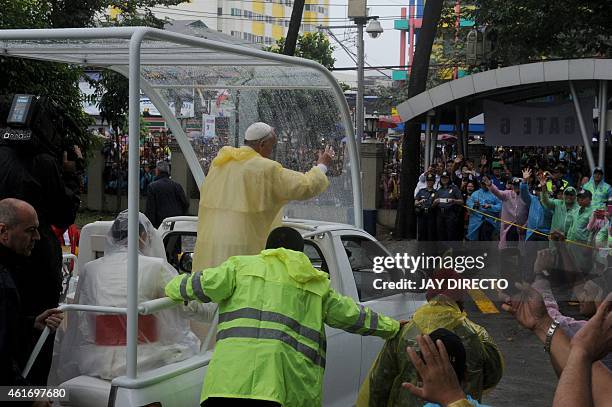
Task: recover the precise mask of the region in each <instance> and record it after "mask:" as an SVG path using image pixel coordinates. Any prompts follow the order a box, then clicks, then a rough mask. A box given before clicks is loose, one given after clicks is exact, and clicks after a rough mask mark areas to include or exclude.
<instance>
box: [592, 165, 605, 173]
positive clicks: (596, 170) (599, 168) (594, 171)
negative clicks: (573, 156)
mask: <svg viewBox="0 0 612 407" xmlns="http://www.w3.org/2000/svg"><path fill="white" fill-rule="evenodd" d="M596 172H598V173H600V174H603V173H604V172H603V169H602V168H601V167H595V169H593V174H595V173H596Z"/></svg>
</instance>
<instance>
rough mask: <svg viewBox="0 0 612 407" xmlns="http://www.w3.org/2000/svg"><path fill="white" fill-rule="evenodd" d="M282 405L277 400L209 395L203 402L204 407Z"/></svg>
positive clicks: (264, 406)
mask: <svg viewBox="0 0 612 407" xmlns="http://www.w3.org/2000/svg"><path fill="white" fill-rule="evenodd" d="M228 406H232V407H233V406H237V407H282V406H281V405H280V404H279V403H277V402H275V401H268V400H255V399H237V398H225V397H209V398H208V399H206V400H205V401H204V402H202V407H228Z"/></svg>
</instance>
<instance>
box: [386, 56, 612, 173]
mask: <svg viewBox="0 0 612 407" xmlns="http://www.w3.org/2000/svg"><path fill="white" fill-rule="evenodd" d="M610 80H612V59H605V58H584V59H565V60H555V61H542V62H534V63H529V64H522V65H513V66H508V67H504V68H498V69H492V70H489V71H483V72H478V73H475V74H472V75H466V76H464V77H461V78H459V79H455V80H452V81H450V82H446V83H443V84H441V85H438V86H436V87H434V88H431V89H428V90H426V91H425V92H422V93H419V94H418V95H416V96H413V97H411V98H410V99H408V100H406V101H404V102H402V103H400V104H399V105H398V106H397V111H398V113H399V115H400V117H401V118H402V121H408V120H413V119H414V120H418V121H427V120H428V118H429V115H428V112H434V113H435V114H436V115H439V116H445V119H446V121H447V122H454V120H453V119H452V117H453V116H454V115H455V107H456V106H458V105H465V106H466V108H467V109H468V113H469V117H473V116H476V115H478V114H480V113H482V112H483V101H484V100H485V99H493V100H497V101H500V102H503V103H514V102H518V101H524V100H528V99H533V98H537V97H541V96H547V95H552V94H557V93H568V91H569V93H570V94H571V95H572V100H573V101H574V110H575V112H576V116H577V119H578V122H579V127H580V133H581V136H582V140H583V145H584V146H585V152H586V155H587V161H588V163H589V167H590V168H591V171H592V170H593V169H594V168H595V166H596V165H598V166H600V167H603V166H604V164H605V133H606V114H601V115H600V119H601V120H599V153H598V160H597V163H596V161H595V158H594V157H593V153H592V151H591V148H590V146H591V135H590V134H588V133H587V130H586V126H585V123H584V120H583V116H582V113H581V111H580V104H579V103H578V102H577V101H578V93H577V92H576V86H575V83H576V82H578V83H580V82H587V83H593V84H594V86H595V87H597V83H599V96H598V98H597V99H598V106H597V107H598V108H599V111H600V112H606V111H607V106H608V104H607V100H608V81H610ZM426 128H428V127H426ZM426 140H427V137H426Z"/></svg>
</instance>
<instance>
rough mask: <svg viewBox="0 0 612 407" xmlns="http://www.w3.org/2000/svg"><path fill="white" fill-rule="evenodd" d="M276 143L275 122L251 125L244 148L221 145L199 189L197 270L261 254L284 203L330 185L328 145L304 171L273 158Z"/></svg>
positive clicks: (279, 224) (194, 264)
mask: <svg viewBox="0 0 612 407" xmlns="http://www.w3.org/2000/svg"><path fill="white" fill-rule="evenodd" d="M276 141H277V140H276V133H275V132H274V129H273V128H272V127H271V126H269V125H268V124H266V123H262V122H257V123H253V124H252V125H250V126H249V127H248V128H247V130H246V132H245V134H244V144H245V145H244V146H243V147H240V148H234V147H229V146H226V147H223V148H222V149H221V151H219V154H218V155H217V157H215V159H214V160H213V161H212V165H211V167H210V171H209V172H208V175H207V176H206V179H205V180H204V183H203V184H202V188H201V191H200V208H199V212H198V237H197V241H196V246H195V254H194V259H193V271H200V270H203V269H205V268H209V267H216V266H218V265H220V264H221V263H222V262H224V261H225V260H227V259H228V258H229V257H231V256H237V255H255V254H258V253H259V252H261V251H262V250H263V249H264V248H265V245H266V239H267V237H268V234H269V233H270V231H272V229H274V228H276V227H278V226H281V218H282V212H283V206H285V204H287V203H288V202H290V201H304V200H307V199H310V198H313V197H315V196H317V195H319V194H321V193H322V192H323V191H325V190H326V189H327V187H328V186H329V181H328V180H327V176H326V173H327V168H328V167H329V165H330V164H331V162H332V159H333V156H334V152H333V150H332V149H331V148H330V147H328V148H326V149H325V151H324V152H321V153H320V154H319V159H318V161H317V164H316V165H315V166H314V167H313V168H312V169H311V170H310V171H308V172H306V173H301V172H296V171H292V170H288V169H285V168H283V166H282V165H280V164H279V163H278V162H276V161H274V160H272V159H271V157H272V153H273V151H274V146H275V145H276Z"/></svg>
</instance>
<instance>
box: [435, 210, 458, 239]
mask: <svg viewBox="0 0 612 407" xmlns="http://www.w3.org/2000/svg"><path fill="white" fill-rule="evenodd" d="M436 226H437V227H436V229H437V237H438V239H437V240H438V241H440V242H446V241H455V240H461V237H460V234H459V233H460V232H459V217H458V214H457V211H456V210H455V209H454V208H449V209H440V210H439V211H438V214H437V216H436Z"/></svg>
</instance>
